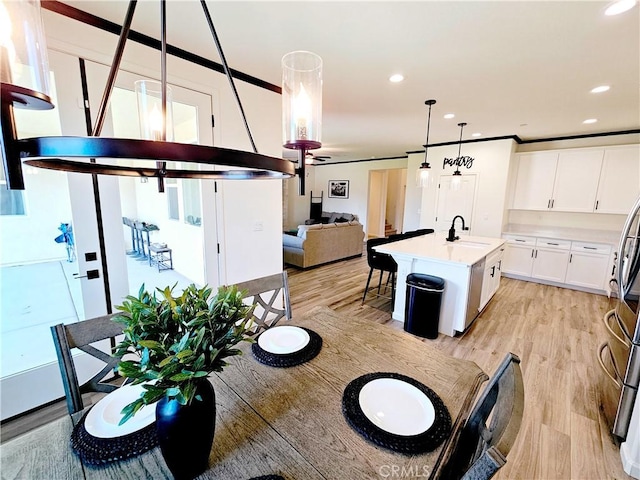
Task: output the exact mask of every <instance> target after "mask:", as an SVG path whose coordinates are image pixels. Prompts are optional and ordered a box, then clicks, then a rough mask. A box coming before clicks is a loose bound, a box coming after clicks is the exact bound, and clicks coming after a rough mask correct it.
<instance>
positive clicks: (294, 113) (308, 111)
mask: <svg viewBox="0 0 640 480" xmlns="http://www.w3.org/2000/svg"><path fill="white" fill-rule="evenodd" d="M321 130H322V59H321V58H320V57H319V56H318V55H316V54H315V53H311V52H305V51H296V52H291V53H287V54H286V55H285V56H284V57H282V135H283V142H284V146H285V148H291V149H301V148H305V149H313V148H319V147H320V146H321Z"/></svg>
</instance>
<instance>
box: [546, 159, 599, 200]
mask: <svg viewBox="0 0 640 480" xmlns="http://www.w3.org/2000/svg"><path fill="white" fill-rule="evenodd" d="M603 155H604V150H572V151H566V152H560V153H559V155H558V166H557V168H556V178H555V181H554V184H553V195H552V197H551V199H550V200H551V201H550V204H549V206H550V210H553V211H558V212H593V209H594V207H595V204H596V193H597V191H598V179H599V178H600V170H601V166H602V157H603Z"/></svg>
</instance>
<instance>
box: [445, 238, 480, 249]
mask: <svg viewBox="0 0 640 480" xmlns="http://www.w3.org/2000/svg"><path fill="white" fill-rule="evenodd" d="M445 245H446V246H456V247H469V248H486V247H488V246H489V244H488V243H484V242H472V241H471V240H457V241H455V242H446V243H445Z"/></svg>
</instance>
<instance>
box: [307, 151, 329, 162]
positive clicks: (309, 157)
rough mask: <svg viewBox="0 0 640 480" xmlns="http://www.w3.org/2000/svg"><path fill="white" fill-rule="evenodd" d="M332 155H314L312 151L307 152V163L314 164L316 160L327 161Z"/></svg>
mask: <svg viewBox="0 0 640 480" xmlns="http://www.w3.org/2000/svg"><path fill="white" fill-rule="evenodd" d="M330 158H331V157H329V156H327V155H314V154H313V153H311V152H307V158H306V159H305V163H306V164H307V165H312V164H313V162H314V161H316V160H317V161H318V162H326V161H327V160H329V159H330Z"/></svg>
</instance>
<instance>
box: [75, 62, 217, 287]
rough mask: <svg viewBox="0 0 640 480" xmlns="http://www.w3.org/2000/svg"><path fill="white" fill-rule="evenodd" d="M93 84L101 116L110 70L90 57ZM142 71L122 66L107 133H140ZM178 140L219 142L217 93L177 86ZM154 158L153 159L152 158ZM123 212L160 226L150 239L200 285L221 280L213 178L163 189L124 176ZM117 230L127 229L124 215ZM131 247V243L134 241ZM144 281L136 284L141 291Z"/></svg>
mask: <svg viewBox="0 0 640 480" xmlns="http://www.w3.org/2000/svg"><path fill="white" fill-rule="evenodd" d="M86 70H87V83H88V84H89V90H90V93H91V96H90V102H91V112H92V115H93V116H94V119H95V116H96V113H97V111H98V106H99V105H100V100H101V98H102V88H104V85H105V83H106V79H107V75H108V73H109V69H108V67H107V66H105V65H101V64H98V63H94V62H86ZM145 79H146V78H145V77H142V76H140V75H137V74H134V73H131V72H127V71H120V72H119V73H118V76H117V79H116V85H115V88H114V92H113V96H112V101H111V105H110V108H109V110H108V112H107V118H106V121H105V127H104V130H103V133H102V136H116V137H120V138H140V128H139V121H138V111H137V103H136V96H135V86H134V83H135V81H137V80H145ZM170 87H171V92H172V107H173V124H174V129H173V130H174V139H175V140H174V141H175V142H178V143H196V144H204V145H212V144H213V129H212V126H211V96H210V95H207V94H204V93H201V92H196V91H194V90H191V89H187V88H183V87H180V86H177V85H171V86H170ZM147 163H148V162H147ZM169 167H170V168H182V169H198V168H199V166H198V165H194V164H181V165H169ZM118 180H119V187H120V191H121V194H120V198H119V202H118V203H119V204H120V205H121V208H122V215H121V217H127V218H131V219H134V220H138V221H143V222H146V223H151V224H153V225H156V226H157V227H158V228H159V230H157V231H153V232H151V234H150V241H151V242H154V243H166V244H167V245H168V246H169V247H170V248H171V249H172V256H173V266H174V269H175V270H177V271H179V272H180V273H181V274H182V275H184V276H185V277H187V278H189V279H190V280H192V281H193V282H195V283H197V284H200V285H202V284H205V283H207V284H210V285H219V269H218V249H217V244H218V239H217V225H216V218H217V215H216V209H217V206H216V198H215V186H214V182H213V180H197V179H184V180H182V179H180V180H177V179H166V180H165V192H164V193H160V192H158V185H157V181H155V180H153V179H151V180H149V181H148V182H145V183H141V181H140V180H139V179H131V178H119V179H118ZM112 227H113V229H114V230H118V231H123V229H124V231H125V234H124V235H125V237H124V238H126V239H127V244H128V242H129V240H128V238H129V235H127V228H124V227H123V225H122V219H121V218H120V219H119V220H118V222H117V224H114V225H112ZM128 247H129V248H130V245H129V244H128ZM138 288H139V285H130V289H131V291H135V292H137V290H138Z"/></svg>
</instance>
